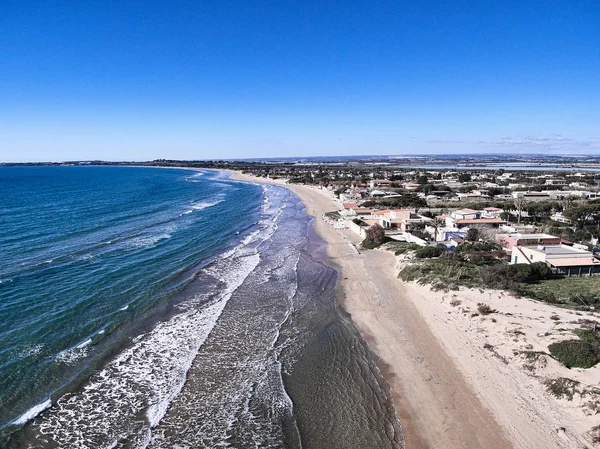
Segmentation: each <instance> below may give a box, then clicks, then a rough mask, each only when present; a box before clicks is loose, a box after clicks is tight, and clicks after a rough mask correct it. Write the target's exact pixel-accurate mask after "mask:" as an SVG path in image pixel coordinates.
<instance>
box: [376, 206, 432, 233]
mask: <svg viewBox="0 0 600 449" xmlns="http://www.w3.org/2000/svg"><path fill="white" fill-rule="evenodd" d="M373 215H375V216H377V217H378V218H379V224H380V225H381V227H383V228H384V229H392V228H395V229H398V230H400V231H402V232H410V230H411V228H414V227H415V226H423V225H425V224H427V223H430V222H431V218H428V217H423V216H422V215H419V214H417V213H415V211H414V210H409V209H392V210H390V209H388V210H379V211H377V212H374V213H373Z"/></svg>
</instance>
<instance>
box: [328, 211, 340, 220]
mask: <svg viewBox="0 0 600 449" xmlns="http://www.w3.org/2000/svg"><path fill="white" fill-rule="evenodd" d="M325 216H326V217H327V218H329V219H330V220H339V219H340V218H342V216H341V215H340V213H339V212H338V211H337V210H336V211H333V212H325Z"/></svg>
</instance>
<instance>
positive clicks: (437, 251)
mask: <svg viewBox="0 0 600 449" xmlns="http://www.w3.org/2000/svg"><path fill="white" fill-rule="evenodd" d="M443 252H444V251H443V250H442V249H441V248H438V247H436V246H424V247H422V248H419V249H418V250H416V251H415V257H416V258H417V259H431V258H432V257H439V256H441V255H442V253H443Z"/></svg>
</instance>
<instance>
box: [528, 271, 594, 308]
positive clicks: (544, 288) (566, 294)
mask: <svg viewBox="0 0 600 449" xmlns="http://www.w3.org/2000/svg"><path fill="white" fill-rule="evenodd" d="M519 294H521V295H522V296H528V297H530V298H534V299H538V300H540V301H544V302H548V303H551V304H558V305H564V306H568V307H573V308H584V309H587V308H589V307H590V306H596V305H598V304H600V277H598V276H592V277H581V278H576V277H565V278H557V279H546V280H542V281H539V282H537V283H535V284H523V285H521V286H520V287H519Z"/></svg>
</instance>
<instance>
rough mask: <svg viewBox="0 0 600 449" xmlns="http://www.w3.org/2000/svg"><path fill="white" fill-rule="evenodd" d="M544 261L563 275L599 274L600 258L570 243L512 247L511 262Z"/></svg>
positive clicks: (556, 272)
mask: <svg viewBox="0 0 600 449" xmlns="http://www.w3.org/2000/svg"><path fill="white" fill-rule="evenodd" d="M535 262H543V263H545V264H547V265H548V266H549V267H550V268H551V269H552V272H553V273H555V274H559V275H563V276H598V275H600V260H598V259H596V257H594V255H593V254H592V253H591V252H590V251H586V250H584V249H580V248H575V247H573V246H570V245H565V244H557V245H546V244H539V245H531V246H521V245H516V246H513V247H512V253H511V260H510V263H511V264H517V263H529V264H531V263H535Z"/></svg>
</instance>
